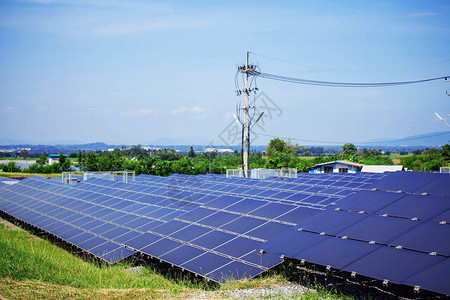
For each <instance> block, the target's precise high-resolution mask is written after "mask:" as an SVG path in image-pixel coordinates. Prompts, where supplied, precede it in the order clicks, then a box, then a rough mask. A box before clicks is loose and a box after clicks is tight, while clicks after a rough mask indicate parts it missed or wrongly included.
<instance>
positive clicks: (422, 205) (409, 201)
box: [377, 195, 450, 220]
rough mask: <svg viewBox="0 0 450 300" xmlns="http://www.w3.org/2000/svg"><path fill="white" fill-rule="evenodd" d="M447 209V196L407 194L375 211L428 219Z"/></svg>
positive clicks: (449, 206) (448, 205)
mask: <svg viewBox="0 0 450 300" xmlns="http://www.w3.org/2000/svg"><path fill="white" fill-rule="evenodd" d="M448 209H450V201H449V199H448V198H447V197H438V196H422V195H407V196H405V197H403V198H401V199H399V200H398V201H395V202H393V203H392V204H390V205H389V206H386V207H384V208H383V209H381V210H379V211H377V214H380V215H383V214H388V215H389V216H395V217H403V218H409V219H412V218H418V219H421V220H430V219H432V218H433V217H435V216H437V215H439V214H441V213H443V212H445V211H446V210H448Z"/></svg>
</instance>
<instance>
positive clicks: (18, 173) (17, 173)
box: [0, 172, 61, 178]
mask: <svg viewBox="0 0 450 300" xmlns="http://www.w3.org/2000/svg"><path fill="white" fill-rule="evenodd" d="M0 176H2V177H13V178H14V177H31V176H41V177H46V178H50V177H61V173H55V174H40V173H39V174H38V173H21V172H0Z"/></svg>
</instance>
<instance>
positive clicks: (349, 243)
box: [294, 237, 382, 269]
mask: <svg viewBox="0 0 450 300" xmlns="http://www.w3.org/2000/svg"><path fill="white" fill-rule="evenodd" d="M380 247H382V246H380V245H373V244H369V243H367V242H361V241H355V240H350V239H341V238H337V237H330V238H324V240H323V241H322V242H320V243H318V244H315V245H313V246H311V247H309V248H307V249H306V250H304V251H302V252H300V253H297V254H296V255H295V256H294V257H295V258H298V259H304V260H306V261H308V262H312V263H316V264H320V265H324V266H331V267H333V268H337V269H343V268H344V267H345V266H347V265H349V264H351V263H353V262H355V261H356V260H358V259H359V258H361V257H363V256H365V255H367V254H369V253H371V252H373V251H375V250H377V249H378V248H380Z"/></svg>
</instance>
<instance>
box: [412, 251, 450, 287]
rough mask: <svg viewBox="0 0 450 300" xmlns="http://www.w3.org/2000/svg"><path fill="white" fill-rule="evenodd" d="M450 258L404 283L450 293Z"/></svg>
mask: <svg viewBox="0 0 450 300" xmlns="http://www.w3.org/2000/svg"><path fill="white" fill-rule="evenodd" d="M449 270H450V259H449V258H446V259H445V260H443V261H441V262H439V263H437V264H435V265H433V266H431V267H429V268H428V269H425V270H423V271H421V272H419V273H418V274H416V275H414V276H413V277H411V278H409V279H407V280H405V281H403V283H404V284H408V285H412V286H420V287H421V288H423V289H426V290H431V291H435V292H438V293H442V294H444V295H450V276H448V271H449Z"/></svg>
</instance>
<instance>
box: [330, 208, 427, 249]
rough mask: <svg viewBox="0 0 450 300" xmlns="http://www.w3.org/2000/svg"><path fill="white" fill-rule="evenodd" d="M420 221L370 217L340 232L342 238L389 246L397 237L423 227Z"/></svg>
mask: <svg viewBox="0 0 450 300" xmlns="http://www.w3.org/2000/svg"><path fill="white" fill-rule="evenodd" d="M421 224H422V222H420V221H411V220H406V219H398V218H390V217H381V216H377V215H370V216H368V217H367V218H364V219H362V220H361V221H359V222H357V223H355V224H353V225H352V226H350V227H348V228H346V229H344V230H342V231H340V232H339V235H340V236H348V237H349V238H353V239H357V240H363V241H368V242H370V241H375V242H377V243H380V244H387V243H389V242H390V241H392V240H393V239H395V238H396V237H398V236H400V235H402V234H404V233H406V232H408V231H409V230H411V229H413V228H414V227H417V226H419V225H421Z"/></svg>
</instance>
